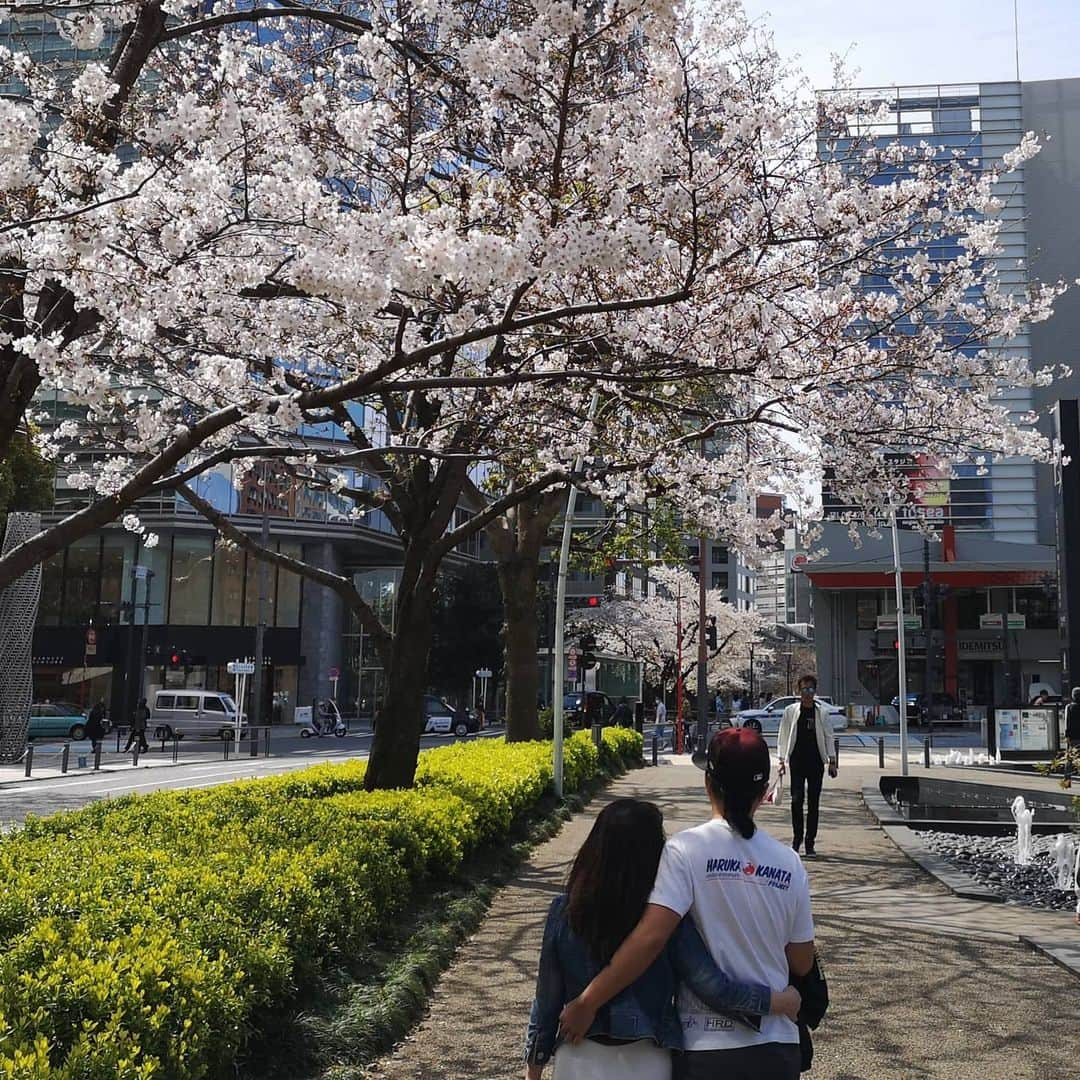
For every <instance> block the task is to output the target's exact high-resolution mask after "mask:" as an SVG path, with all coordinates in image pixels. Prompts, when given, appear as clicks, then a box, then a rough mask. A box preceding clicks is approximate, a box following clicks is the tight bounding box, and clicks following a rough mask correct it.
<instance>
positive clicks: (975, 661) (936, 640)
mask: <svg viewBox="0 0 1080 1080" xmlns="http://www.w3.org/2000/svg"><path fill="white" fill-rule="evenodd" d="M862 93H864V94H865V95H866V97H867V98H868V100H871V101H873V102H875V103H877V104H884V105H885V106H886V108H887V112H888V119H887V120H886V121H885V122H884V123H882V124H879V125H878V126H876V127H875V128H874V129H873V130H871V131H868V132H861V133H859V134H862V135H870V136H871V137H873V138H874V139H876V140H878V141H880V142H895V141H899V142H902V143H908V144H914V143H922V142H925V143H928V144H930V145H933V146H941V147H942V148H943V153H950V154H951V153H954V152H956V151H959V152H960V153H961V154H962V155H963V156H964V157H966V158H967V160H968V162H969V163H970V165H971V167H972V168H982V169H988V168H990V167H992V166H994V165H996V164H998V163H1000V162H1001V160H1002V157H1003V155H1004V154H1005V153H1006V152H1007V151H1008V150H1009V149H1011V148H1012V147H1014V146H1016V144H1017V143H1019V141H1020V140H1021V138H1022V137H1023V135H1024V133H1025V132H1027V131H1034V132H1035V133H1036V134H1037V135H1039V136H1040V137H1042V139H1043V150H1042V152H1041V153H1040V154H1039V155H1038V156H1037V157H1035V158H1034V159H1033V160H1031V161H1029V162H1027V163H1025V164H1024V165H1023V166H1022V167H1020V168H1019V169H1017V170H1015V171H1014V172H1012V173H1010V174H1008V176H1007V177H1006V178H1005V179H1004V181H1003V183H1002V184H1001V186H1000V188H999V194H1000V195H1001V196H1002V197H1003V198H1004V199H1005V201H1006V207H1005V209H1004V211H1003V212H1002V221H1003V223H1004V228H1003V231H1002V234H1001V244H1002V249H1003V250H1002V252H1001V254H1000V256H999V257H998V258H997V262H996V266H995V271H996V273H997V275H998V278H999V280H1000V282H1001V283H1002V285H1003V286H1004V287H1006V288H1012V289H1015V290H1018V291H1020V290H1024V289H1025V288H1026V287H1027V285H1028V282H1029V281H1030V280H1033V279H1037V280H1043V281H1049V280H1055V279H1057V278H1059V277H1064V278H1066V279H1075V278H1076V277H1077V276H1078V274H1080V255H1078V252H1080V217H1078V215H1077V214H1076V212H1075V208H1076V205H1077V203H1078V201H1080V199H1078V194H1080V79H1063V80H1053V81H1049V82H1033V83H1023V82H998V83H978V84H964V85H951V86H918V87H899V88H897V87H891V88H877V89H868V90H865V91H862ZM842 151H843V140H841V141H840V142H839V143H838V144H836V150H835V151H829V152H830V153H842ZM933 254H934V252H931V255H933ZM938 254H939V257H951V255H952V254H953V253H952V252H949V251H947V250H943V251H941V252H940V253H938ZM1078 340H1080V299H1078V298H1077V297H1076V296H1075V295H1067V296H1066V297H1064V298H1063V299H1062V300H1061V301H1060V302H1059V303H1058V305H1057V310H1056V314H1055V316H1054V318H1052V319H1051V320H1050V321H1049V322H1047V323H1044V324H1040V325H1038V326H1036V327H1032V328H1025V329H1024V331H1023V332H1022V333H1021V334H1020V335H1019V336H1018V337H1017V338H1016V339H1015V340H1014V341H1013V342H1011V343H1010V345H1009V348H1010V350H1012V351H1013V352H1014V353H1015V354H1016V355H1018V356H1021V357H1023V358H1024V359H1026V360H1027V361H1028V363H1029V364H1030V365H1032V366H1033V367H1035V368H1040V367H1043V366H1045V365H1051V364H1066V365H1072V366H1073V367H1076V364H1075V357H1074V354H1075V351H1076V348H1077V346H1076V342H1077V341H1078ZM1077 370H1078V372H1080V369H1077ZM1078 380H1080V374H1077V375H1074V376H1073V377H1072V378H1071V379H1069V380H1065V382H1064V384H1063V383H1061V382H1058V383H1056V384H1055V385H1054V386H1052V387H1049V388H1036V389H1029V388H1026V387H1015V386H1013V387H1010V386H1003V387H1002V388H1001V399H1002V401H1003V402H1004V403H1006V404H1007V406H1008V407H1009V409H1010V410H1011V411H1012V413H1013V414H1014V416H1017V417H1019V416H1022V415H1023V414H1025V413H1027V412H1028V411H1029V410H1032V409H1036V410H1042V411H1047V410H1049V408H1050V407H1051V406H1052V404H1053V402H1054V401H1056V400H1058V399H1060V398H1075V397H1078V396H1080V382H1078ZM1052 422H1053V421H1052V417H1049V416H1047V417H1045V418H1043V419H1040V421H1039V425H1040V428H1042V430H1044V431H1045V432H1046V433H1047V434H1052V428H1051V425H1052ZM896 464H898V465H899V466H900V467H901V468H903V469H905V470H906V471H908V472H909V475H910V476H911V478H912V484H911V489H912V502H913V504H914V506H913V507H912V510H911V511H910V512H911V513H913V514H914V513H916V512H917V513H918V514H919V515H920V516H922V517H923V518H925V519H928V520H930V521H931V522H934V523H935V524H936V525H938V526H939V528H938V538H937V540H936V541H932V542H930V543H927V544H924V542H923V539H922V537H921V536H920V535H919V534H917V533H914V532H911V531H907V530H902V533H903V535H902V539H901V548H902V552H901V562H902V565H903V569H904V575H903V577H904V611H905V615H906V621H907V623H908V625H909V627H910V629H909V633H908V638H907V644H908V654H909V660H908V673H907V674H908V686H909V687H910V688H911V690H912V691H913V692H920V691H922V690H923V689H924V688H927V689H930V690H931V691H944V692H945V693H948V694H951V695H953V696H955V697H956V698H957V699H958V700H959V701H961V702H962V703H965V704H967V705H969V706H972V707H974V708H975V709H976V715H978V712H977V710H980V709H985V708H990V707H993V706H995V705H998V706H1001V705H1007V704H1017V703H1020V702H1026V701H1027V699H1028V697H1029V692H1030V691H1031V689H1032V688H1033V687H1035V686H1038V685H1050V686H1051V687H1052V688H1054V689H1057V690H1060V689H1061V663H1060V645H1061V643H1060V640H1059V632H1058V604H1057V581H1056V560H1055V548H1054V544H1055V532H1056V515H1055V505H1056V498H1055V488H1054V474H1053V470H1052V469H1051V468H1050V466H1047V465H1040V464H1037V463H1035V462H1033V461H1031V460H1027V459H1011V460H1004V461H995V462H992V463H990V465H989V467H988V469H987V470H986V471H985V474H980V473H981V471H980V470H978V469H977V468H976V467H974V466H972V467H970V468H968V469H960V470H958V471H957V474H956V475H952V476H946V475H942V474H941V473H939V472H938V471H937V470H936V469H935V467H934V464H933V462H932V460H931V457H930V456H929V455H927V454H923V453H922V452H921V451H920V448H918V447H898V448H897V453H896ZM824 502H825V517H826V525H825V536H824V538H823V540H822V545H823V546H824V547H825V548H827V549H828V551H829V554H828V555H827V556H826V557H825V558H823V559H821V560H819V561H817V562H815V563H813V564H811V566H810V567H809V568H808V571H809V577H810V579H811V581H812V583H813V586H814V610H815V621H816V630H817V633H816V642H817V650H818V668H819V674H820V675H821V678H822V684H823V688H824V689H825V692H826V693H830V694H831V695H832V696H833V697H834V699H835V700H842V701H851V702H856V703H863V704H871V703H874V702H880V703H887V702H889V701H890V700H891V699H892V697H893V695H895V693H896V691H897V685H898V667H897V659H896V648H895V645H896V639H897V613H896V602H895V593H894V592H893V578H892V569H893V565H892V554H891V546H890V545H889V543H888V542H887V540H883V541H879V540H875V539H873V538H871V539H869V540H867V541H866V542H864V543H863V545H862V546H861V547H856V546H855V545H854V544H852V543H851V541H850V540H849V539H848V537H847V530H846V527H844V526H841V525H839V524H837V525H830V524H829V523H828V518H829V517H830V516H831V514H832V512H834V511H835V510H837V509H841V508H839V507H837V506H836V505H835V504H834V503H833V502H832V501H831V500H830V499H829V497H828V493H827V492H826V494H825V500H824ZM1074 681H1075V680H1074Z"/></svg>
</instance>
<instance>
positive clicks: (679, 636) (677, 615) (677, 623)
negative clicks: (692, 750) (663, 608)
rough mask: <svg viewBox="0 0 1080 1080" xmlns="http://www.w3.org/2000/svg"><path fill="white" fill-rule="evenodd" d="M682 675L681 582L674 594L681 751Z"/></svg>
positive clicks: (679, 744)
mask: <svg viewBox="0 0 1080 1080" xmlns="http://www.w3.org/2000/svg"><path fill="white" fill-rule="evenodd" d="M682 706H683V675H682V583H681V582H680V584H679V587H678V590H677V592H676V594H675V744H676V746H675V748H676V751H677V752H678V753H680V754H681V753H682V734H683V715H682Z"/></svg>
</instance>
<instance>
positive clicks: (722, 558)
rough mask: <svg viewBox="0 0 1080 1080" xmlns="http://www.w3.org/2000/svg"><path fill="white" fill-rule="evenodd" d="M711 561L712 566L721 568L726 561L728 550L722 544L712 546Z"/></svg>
mask: <svg viewBox="0 0 1080 1080" xmlns="http://www.w3.org/2000/svg"><path fill="white" fill-rule="evenodd" d="M712 561H713V563H714V564H716V565H718V566H722V565H723V564H724V563H726V562H727V561H728V549H727V548H726V547H724V546H723V545H722V544H713V546H712Z"/></svg>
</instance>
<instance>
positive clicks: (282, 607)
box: [274, 541, 304, 704]
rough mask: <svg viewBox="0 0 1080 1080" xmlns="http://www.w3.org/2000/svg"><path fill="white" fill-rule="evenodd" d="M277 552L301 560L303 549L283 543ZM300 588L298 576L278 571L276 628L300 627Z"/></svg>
mask: <svg viewBox="0 0 1080 1080" xmlns="http://www.w3.org/2000/svg"><path fill="white" fill-rule="evenodd" d="M278 550H279V551H280V552H281V554H282V555H288V556H290V558H293V559H300V558H303V554H304V552H303V548H302V547H301V546H300V545H299V544H287V543H285V542H284V541H283V542H282V543H281V544H280V545H279V546H278ZM300 587H301V580H300V575H299V574H293V573H291V572H290V571H288V570H279V571H278V575H277V602H276V603H275V605H274V609H275V610H274V624H275V625H276V626H299V625H300ZM294 704H295V701H294Z"/></svg>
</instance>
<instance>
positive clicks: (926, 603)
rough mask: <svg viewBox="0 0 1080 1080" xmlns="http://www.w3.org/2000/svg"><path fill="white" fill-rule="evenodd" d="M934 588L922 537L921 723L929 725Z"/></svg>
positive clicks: (927, 543) (927, 541) (926, 542)
mask: <svg viewBox="0 0 1080 1080" xmlns="http://www.w3.org/2000/svg"><path fill="white" fill-rule="evenodd" d="M933 602H934V586H933V583H932V581H931V578H930V538H929V537H928V536H924V537H923V618H922V625H923V638H924V640H925V641H926V654H925V657H924V659H923V713H924V717H923V722H924V723H925V724H929V723H930V716H931V713H930V702H931V701H932V700H933V699H932V698H931V696H930V695H931V692H932V691H933V674H934V656H933V649H932V647H931V643H932V639H933V636H934V613H933V610H932V608H931V605H932V604H933Z"/></svg>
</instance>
